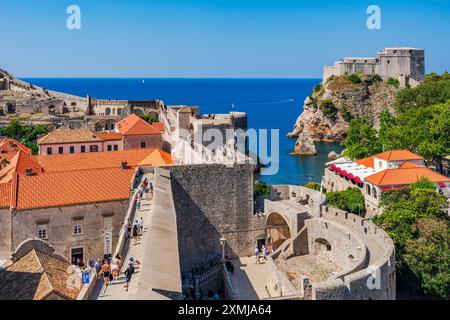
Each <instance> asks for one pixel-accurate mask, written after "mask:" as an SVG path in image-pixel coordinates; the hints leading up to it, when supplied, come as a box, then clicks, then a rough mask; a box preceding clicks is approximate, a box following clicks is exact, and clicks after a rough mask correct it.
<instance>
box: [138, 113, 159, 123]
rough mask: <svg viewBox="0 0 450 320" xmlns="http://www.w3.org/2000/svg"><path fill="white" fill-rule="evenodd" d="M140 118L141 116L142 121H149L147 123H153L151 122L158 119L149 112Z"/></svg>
mask: <svg viewBox="0 0 450 320" xmlns="http://www.w3.org/2000/svg"><path fill="white" fill-rule="evenodd" d="M140 118H141V119H142V120H144V121H147V122H149V123H153V122H159V119H157V118H154V117H152V116H151V115H149V114H146V115H143V116H140Z"/></svg>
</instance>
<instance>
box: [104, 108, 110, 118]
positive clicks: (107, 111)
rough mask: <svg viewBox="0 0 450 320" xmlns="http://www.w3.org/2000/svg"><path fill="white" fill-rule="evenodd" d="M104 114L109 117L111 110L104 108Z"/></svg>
mask: <svg viewBox="0 0 450 320" xmlns="http://www.w3.org/2000/svg"><path fill="white" fill-rule="evenodd" d="M105 114H106V115H107V116H109V115H110V114H111V108H106V109H105Z"/></svg>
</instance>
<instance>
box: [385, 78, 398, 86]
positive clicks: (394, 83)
mask: <svg viewBox="0 0 450 320" xmlns="http://www.w3.org/2000/svg"><path fill="white" fill-rule="evenodd" d="M387 84H389V85H391V86H394V87H396V88H398V87H399V86H400V82H399V81H398V80H397V79H394V78H389V79H387Z"/></svg>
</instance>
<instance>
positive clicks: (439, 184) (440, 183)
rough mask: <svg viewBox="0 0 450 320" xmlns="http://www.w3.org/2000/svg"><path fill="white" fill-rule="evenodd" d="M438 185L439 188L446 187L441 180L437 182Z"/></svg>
mask: <svg viewBox="0 0 450 320" xmlns="http://www.w3.org/2000/svg"><path fill="white" fill-rule="evenodd" d="M438 186H439V187H441V188H446V187H447V186H446V185H445V183H443V182H439V183H438Z"/></svg>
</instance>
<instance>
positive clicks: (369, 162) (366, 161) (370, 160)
mask: <svg viewBox="0 0 450 320" xmlns="http://www.w3.org/2000/svg"><path fill="white" fill-rule="evenodd" d="M355 162H356V163H357V164H359V165H362V166H364V167H367V168H373V156H370V157H367V158H363V159H359V160H356V161H355Z"/></svg>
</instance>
